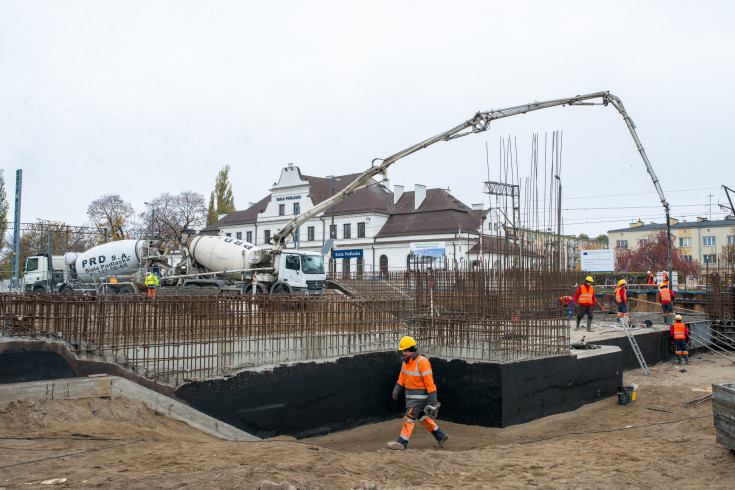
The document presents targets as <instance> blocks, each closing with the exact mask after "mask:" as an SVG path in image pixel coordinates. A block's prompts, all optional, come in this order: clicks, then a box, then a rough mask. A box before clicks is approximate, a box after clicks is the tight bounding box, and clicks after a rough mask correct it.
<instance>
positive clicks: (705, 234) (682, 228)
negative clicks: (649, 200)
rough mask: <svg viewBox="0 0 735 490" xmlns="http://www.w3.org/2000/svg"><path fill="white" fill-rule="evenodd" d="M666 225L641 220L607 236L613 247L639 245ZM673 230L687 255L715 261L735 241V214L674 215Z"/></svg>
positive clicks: (702, 261)
mask: <svg viewBox="0 0 735 490" xmlns="http://www.w3.org/2000/svg"><path fill="white" fill-rule="evenodd" d="M665 229H666V226H665V225H664V224H662V223H649V224H644V223H643V222H642V221H640V220H638V221H637V222H635V223H631V224H630V226H629V227H628V228H620V229H617V230H609V231H608V232H607V236H608V239H609V240H610V248H616V247H622V248H636V247H637V246H638V244H639V242H641V243H642V244H645V241H646V240H647V239H648V236H649V235H651V234H653V233H657V232H659V231H661V230H665ZM671 234H672V235H673V237H674V240H675V241H674V245H675V246H676V247H677V248H678V249H679V251H680V254H681V255H682V256H683V257H685V258H686V259H688V260H696V261H698V262H699V263H700V264H702V265H703V266H706V265H714V264H716V263H717V258H718V257H719V256H720V255H721V254H722V250H723V247H724V246H726V245H735V217H732V216H728V217H727V218H725V219H723V220H713V221H710V220H708V219H707V218H697V221H679V220H677V219H674V218H672V219H671Z"/></svg>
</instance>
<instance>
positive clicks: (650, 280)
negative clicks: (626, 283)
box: [646, 271, 656, 286]
mask: <svg viewBox="0 0 735 490" xmlns="http://www.w3.org/2000/svg"><path fill="white" fill-rule="evenodd" d="M655 285H656V278H655V277H653V274H651V271H648V280H647V281H646V286H655Z"/></svg>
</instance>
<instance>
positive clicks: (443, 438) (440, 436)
mask: <svg viewBox="0 0 735 490" xmlns="http://www.w3.org/2000/svg"><path fill="white" fill-rule="evenodd" d="M431 434H432V435H433V436H434V439H436V442H438V444H437V445H436V447H438V448H439V449H441V448H443V447H444V443H445V442H447V439H449V436H448V435H447V433H446V432H444V431H443V430H441V429H439V428H437V429H436V430H435V431H434V432H432V433H431Z"/></svg>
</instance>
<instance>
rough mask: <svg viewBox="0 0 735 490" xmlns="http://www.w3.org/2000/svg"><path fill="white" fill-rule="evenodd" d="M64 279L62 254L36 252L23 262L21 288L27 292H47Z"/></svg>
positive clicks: (53, 289) (54, 288)
mask: <svg viewBox="0 0 735 490" xmlns="http://www.w3.org/2000/svg"><path fill="white" fill-rule="evenodd" d="M64 280H65V277H64V257H63V256H60V255H49V254H45V253H43V254H37V255H33V256H31V257H28V258H27V259H26V261H25V263H24V264H23V278H22V280H21V290H22V291H24V292H27V293H31V292H33V293H48V292H50V291H55V290H56V288H57V286H58V285H59V284H61V283H63V282H64Z"/></svg>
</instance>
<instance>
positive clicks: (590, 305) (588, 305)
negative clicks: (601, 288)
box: [574, 276, 595, 332]
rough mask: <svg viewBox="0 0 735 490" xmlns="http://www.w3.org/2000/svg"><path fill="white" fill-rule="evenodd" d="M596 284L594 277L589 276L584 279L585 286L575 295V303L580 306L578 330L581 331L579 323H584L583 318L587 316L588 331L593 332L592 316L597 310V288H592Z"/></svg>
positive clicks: (580, 287)
mask: <svg viewBox="0 0 735 490" xmlns="http://www.w3.org/2000/svg"><path fill="white" fill-rule="evenodd" d="M593 282H595V281H594V279H592V276H587V277H586V278H585V279H584V284H582V285H581V286H579V288H577V292H576V293H575V294H574V302H575V303H576V304H577V305H579V306H578V307H577V328H575V329H574V330H579V323H580V322H581V321H582V317H583V316H584V315H585V314H587V331H588V332H591V331H592V316H593V312H594V310H595V288H593V287H592V283H593Z"/></svg>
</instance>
